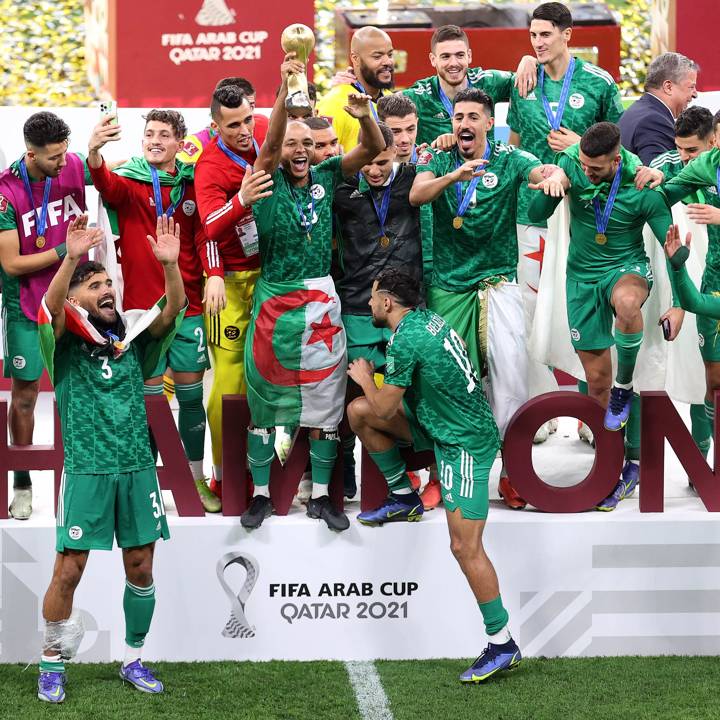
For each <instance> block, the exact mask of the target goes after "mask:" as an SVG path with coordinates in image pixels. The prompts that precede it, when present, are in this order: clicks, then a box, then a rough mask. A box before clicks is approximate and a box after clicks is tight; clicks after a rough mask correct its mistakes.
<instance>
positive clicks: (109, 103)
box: [99, 100, 118, 125]
mask: <svg viewBox="0 0 720 720" xmlns="http://www.w3.org/2000/svg"><path fill="white" fill-rule="evenodd" d="M99 107H100V119H101V120H102V119H103V118H104V117H106V116H107V115H114V116H115V117H114V119H113V120H112V122H111V123H110V124H111V125H117V124H118V118H117V102H116V101H115V100H101V101H100V103H99Z"/></svg>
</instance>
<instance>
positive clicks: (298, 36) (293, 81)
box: [280, 23, 315, 117]
mask: <svg viewBox="0 0 720 720" xmlns="http://www.w3.org/2000/svg"><path fill="white" fill-rule="evenodd" d="M280 45H281V46H282V49H283V50H284V51H285V52H286V53H290V52H294V53H295V59H296V60H297V61H298V62H300V63H302V64H303V65H307V63H308V60H309V58H310V53H311V52H312V51H313V48H314V47H315V35H314V34H313V31H312V30H311V29H310V28H309V27H308V26H307V25H301V24H300V23H295V24H294V25H288V27H286V28H285V29H284V30H283V33H282V36H281V38H280ZM285 107H286V109H287V110H288V112H292V114H293V115H299V116H301V117H307V116H309V115H312V105H311V104H310V97H309V96H308V80H307V74H306V73H299V74H296V75H290V76H289V77H288V97H287V100H286V101H285Z"/></svg>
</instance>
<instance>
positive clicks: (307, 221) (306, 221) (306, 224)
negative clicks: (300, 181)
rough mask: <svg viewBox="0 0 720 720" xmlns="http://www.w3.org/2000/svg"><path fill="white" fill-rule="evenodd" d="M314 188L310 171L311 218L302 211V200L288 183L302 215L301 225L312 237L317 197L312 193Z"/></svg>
mask: <svg viewBox="0 0 720 720" xmlns="http://www.w3.org/2000/svg"><path fill="white" fill-rule="evenodd" d="M312 186H313V178H312V170H310V218H308V217H307V215H305V212H304V211H303V209H302V204H301V203H300V199H299V198H298V196H297V193H296V192H295V188H294V187H293V186H292V185H290V183H288V187H289V188H290V194H291V195H292V196H293V200H294V201H295V207H296V208H297V211H298V214H299V215H300V224H301V225H302V226H303V228H305V232H306V233H307V234H308V235H312V229H313V223H312V219H313V218H314V217H315V196H314V195H313V193H312Z"/></svg>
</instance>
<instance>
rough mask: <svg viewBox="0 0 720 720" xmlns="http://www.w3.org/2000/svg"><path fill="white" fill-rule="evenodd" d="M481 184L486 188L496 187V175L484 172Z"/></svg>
mask: <svg viewBox="0 0 720 720" xmlns="http://www.w3.org/2000/svg"><path fill="white" fill-rule="evenodd" d="M482 184H483V187H486V188H487V189H488V190H492V188H494V187H497V184H498V176H497V175H496V174H495V173H492V172H486V173H485V174H484V175H483V176H482Z"/></svg>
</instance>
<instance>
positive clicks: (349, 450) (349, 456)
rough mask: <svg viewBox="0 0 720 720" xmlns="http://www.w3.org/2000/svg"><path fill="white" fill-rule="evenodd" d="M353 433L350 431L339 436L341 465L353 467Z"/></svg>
mask: <svg viewBox="0 0 720 720" xmlns="http://www.w3.org/2000/svg"><path fill="white" fill-rule="evenodd" d="M355 439H356V438H355V433H350V434H349V435H346V436H345V437H341V438H340V444H341V445H342V453H343V465H344V466H345V467H348V466H350V465H352V466H353V467H355Z"/></svg>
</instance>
